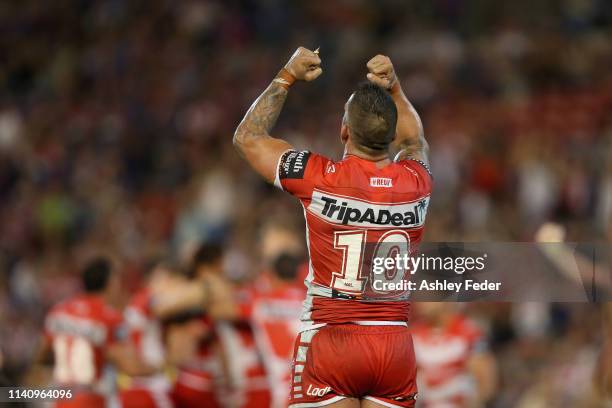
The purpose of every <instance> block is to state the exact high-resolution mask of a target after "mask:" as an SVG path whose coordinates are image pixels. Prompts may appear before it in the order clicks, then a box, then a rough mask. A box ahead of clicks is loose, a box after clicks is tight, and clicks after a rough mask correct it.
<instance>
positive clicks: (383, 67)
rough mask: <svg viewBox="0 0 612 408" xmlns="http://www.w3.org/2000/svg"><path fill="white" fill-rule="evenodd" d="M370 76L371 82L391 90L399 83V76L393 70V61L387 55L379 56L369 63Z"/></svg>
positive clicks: (368, 76)
mask: <svg viewBox="0 0 612 408" xmlns="http://www.w3.org/2000/svg"><path fill="white" fill-rule="evenodd" d="M367 67H368V71H369V72H368V75H367V78H368V80H369V81H370V82H372V83H374V84H376V85H378V86H380V87H382V88H385V89H391V88H393V85H395V83H396V82H397V76H396V75H395V70H394V69H393V64H392V63H391V59H390V58H389V57H387V56H386V55H380V54H379V55H377V56H375V57H374V58H372V59H371V60H369V61H368V63H367Z"/></svg>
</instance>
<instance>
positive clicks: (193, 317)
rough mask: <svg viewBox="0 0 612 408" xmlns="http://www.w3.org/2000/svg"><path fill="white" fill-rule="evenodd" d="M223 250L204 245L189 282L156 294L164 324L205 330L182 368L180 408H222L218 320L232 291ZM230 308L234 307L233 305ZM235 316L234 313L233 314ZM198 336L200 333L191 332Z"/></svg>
mask: <svg viewBox="0 0 612 408" xmlns="http://www.w3.org/2000/svg"><path fill="white" fill-rule="evenodd" d="M222 270H223V248H222V247H221V246H220V245H217V244H204V245H202V246H200V247H199V248H198V249H197V250H196V252H195V254H194V255H193V259H192V262H191V265H190V267H189V273H188V281H184V282H177V283H176V284H175V285H172V286H165V287H160V288H159V290H157V291H156V294H155V302H154V306H153V308H154V310H155V313H156V314H157V315H158V316H159V317H160V318H162V319H163V320H164V321H167V322H168V321H171V322H172V323H173V324H174V325H178V326H182V327H183V328H186V329H187V330H188V331H189V328H190V327H192V328H193V327H195V328H196V329H197V328H198V327H200V328H203V330H202V331H201V332H200V333H199V335H198V336H197V337H196V338H195V339H194V340H195V341H196V343H197V344H196V350H194V356H193V357H192V358H191V359H189V360H188V361H186V362H185V363H184V364H182V365H180V366H179V367H178V374H177V377H176V383H175V385H174V389H173V391H172V395H173V399H174V401H175V403H176V406H177V407H185V408H191V407H201V406H206V407H218V406H222V405H221V403H220V401H219V397H220V395H219V393H218V389H219V387H220V379H221V378H222V377H223V365H222V360H221V357H220V352H219V344H218V337H217V333H216V331H215V329H214V324H215V323H214V319H215V318H219V317H220V316H221V315H223V314H224V309H226V308H227V307H228V306H227V305H228V303H227V300H226V299H227V298H231V296H232V292H231V290H229V289H228V288H227V286H225V285H224V283H223V282H222V280H221V279H222ZM229 307H230V308H231V307H233V306H232V304H231V303H229ZM230 313H231V312H230ZM190 332H191V333H198V330H195V332H194V331H190Z"/></svg>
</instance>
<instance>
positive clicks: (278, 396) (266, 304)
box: [249, 278, 305, 408]
mask: <svg viewBox="0 0 612 408" xmlns="http://www.w3.org/2000/svg"><path fill="white" fill-rule="evenodd" d="M260 280H263V279H261V278H260ZM304 295H305V290H304V286H303V285H300V286H297V285H296V284H295V283H285V282H277V283H276V284H273V285H258V286H257V288H256V289H255V290H254V291H253V300H252V302H251V307H250V309H251V310H250V312H249V315H250V322H251V326H252V327H253V333H254V335H255V340H256V343H257V347H258V349H259V352H260V353H261V355H262V358H263V363H264V366H265V368H266V374H267V376H268V379H269V383H270V384H274V386H273V387H271V390H272V407H279V408H280V407H286V406H287V402H288V401H289V388H290V383H291V375H292V374H291V360H292V357H293V348H294V344H295V337H296V336H297V334H298V333H299V328H300V315H301V311H302V302H303V300H304Z"/></svg>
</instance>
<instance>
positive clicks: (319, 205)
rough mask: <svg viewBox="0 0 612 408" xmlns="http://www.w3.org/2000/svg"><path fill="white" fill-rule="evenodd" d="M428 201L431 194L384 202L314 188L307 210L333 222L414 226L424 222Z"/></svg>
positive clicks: (358, 225)
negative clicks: (398, 201)
mask: <svg viewBox="0 0 612 408" xmlns="http://www.w3.org/2000/svg"><path fill="white" fill-rule="evenodd" d="M428 205H429V197H428V196H427V197H423V198H421V199H419V200H417V201H414V202H410V203H400V204H387V203H384V204H383V203H371V202H366V201H361V200H357V199H354V198H349V197H342V196H337V195H334V194H330V193H326V192H323V191H319V190H314V191H313V193H312V201H311V202H310V205H309V206H308V211H310V212H312V213H314V214H315V215H317V216H319V217H321V218H323V219H325V220H327V221H329V222H332V223H334V224H342V225H350V226H355V227H369V228H377V227H378V228H380V227H387V226H392V227H406V228H414V227H420V226H422V225H423V223H424V222H425V216H426V215H427V206H428Z"/></svg>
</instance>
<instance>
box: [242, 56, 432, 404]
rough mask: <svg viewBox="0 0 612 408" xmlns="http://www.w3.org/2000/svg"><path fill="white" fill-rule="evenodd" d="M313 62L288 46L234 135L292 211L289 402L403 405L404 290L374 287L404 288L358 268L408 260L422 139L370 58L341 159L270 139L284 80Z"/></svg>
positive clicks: (407, 353)
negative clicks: (301, 258)
mask: <svg viewBox="0 0 612 408" xmlns="http://www.w3.org/2000/svg"><path fill="white" fill-rule="evenodd" d="M320 64H321V60H320V58H319V56H318V54H317V53H316V52H313V51H310V50H307V49H305V48H302V47H300V48H298V50H297V51H296V52H295V53H294V54H293V56H292V57H291V59H290V60H289V62H288V63H287V64H286V65H285V67H284V68H283V69H282V70H281V71H280V72H279V74H278V75H277V77H276V78H275V79H274V80H273V81H272V83H271V84H270V85H269V86H268V88H267V89H266V90H265V91H264V92H263V93H262V94H261V95H260V96H259V98H257V100H256V101H255V102H254V103H253V105H252V106H251V108H250V109H249V110H248V112H247V113H246V115H245V117H244V119H243V120H242V122H241V123H240V125H239V126H238V128H237V129H236V133H235V135H234V144H235V146H236V147H237V148H238V150H239V151H240V153H241V154H242V155H243V156H244V157H245V159H246V160H247V161H248V162H249V164H250V165H251V166H252V167H253V168H254V169H255V170H256V171H257V172H258V173H259V174H261V175H262V176H263V177H264V178H265V179H266V180H267V181H269V182H274V184H275V185H276V186H277V187H279V188H280V189H282V190H283V191H286V192H288V193H290V194H292V195H294V196H295V197H297V198H298V199H299V200H300V202H301V204H302V206H303V208H304V215H305V218H306V230H307V234H306V239H307V243H308V249H309V273H308V276H307V277H306V279H305V284H306V287H307V295H306V300H305V301H304V312H303V314H302V316H301V321H302V327H301V330H300V334H299V335H298V338H297V339H296V343H295V347H294V353H293V364H292V373H291V379H292V381H291V395H290V406H291V407H294V408H297V407H300V408H307V407H319V406H330V407H331V406H333V407H347V408H349V407H350V408H356V407H380V406H385V407H413V406H414V403H415V399H416V393H417V390H416V380H415V377H416V363H415V358H414V350H413V344H412V337H411V334H410V332H409V330H408V328H407V321H408V318H409V314H410V303H409V302H408V300H407V292H406V291H402V290H399V291H395V290H385V289H377V288H380V287H384V285H388V284H389V283H398V282H400V281H402V280H404V279H405V276H406V271H404V270H388V271H386V272H385V273H383V274H378V275H375V274H372V273H371V271H370V266H371V262H370V261H371V259H372V258H373V257H375V256H376V257H380V256H382V257H384V256H389V255H390V254H391V252H393V253H396V252H401V253H404V254H411V253H413V252H414V250H415V248H416V246H417V245H418V243H419V242H420V241H421V238H422V235H423V227H424V223H425V217H426V214H427V206H428V204H429V196H430V193H431V176H430V174H429V169H428V168H427V143H426V142H425V139H424V137H423V129H422V125H421V121H420V119H419V118H418V116H417V114H416V112H415V110H414V109H413V108H412V106H411V105H410V103H409V102H408V99H407V98H406V96H405V95H404V93H403V92H402V89H401V86H400V84H399V81H398V79H397V78H396V75H395V72H394V70H393V65H392V64H391V61H390V60H389V58H387V57H384V56H381V55H379V56H376V57H374V58H372V59H371V60H370V61H369V62H368V64H367V68H368V71H369V73H368V75H367V78H368V80H369V82H366V83H364V84H361V85H359V86H358V88H357V89H356V90H355V92H353V94H352V95H351V96H350V97H349V99H348V101H347V102H346V104H345V107H344V117H343V119H342V125H341V127H340V141H341V143H342V144H343V145H344V157H343V158H342V160H340V161H332V160H330V159H328V158H325V157H323V156H321V155H319V154H316V153H312V152H310V151H296V150H294V149H293V148H292V147H291V145H290V144H289V143H287V142H285V141H283V140H280V139H275V138H273V137H271V136H270V132H271V131H272V127H273V126H274V124H275V123H276V120H277V118H278V115H279V114H280V111H281V109H282V107H283V104H284V102H285V99H286V97H287V93H288V91H289V89H290V87H291V85H292V84H293V82H295V81H296V80H303V81H311V80H313V79H315V78H317V77H318V76H319V75H320V74H321V73H322V70H321V67H320ZM399 255H401V254H399ZM388 286H389V285H388ZM389 287H390V286H389ZM315 340H316V341H315Z"/></svg>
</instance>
